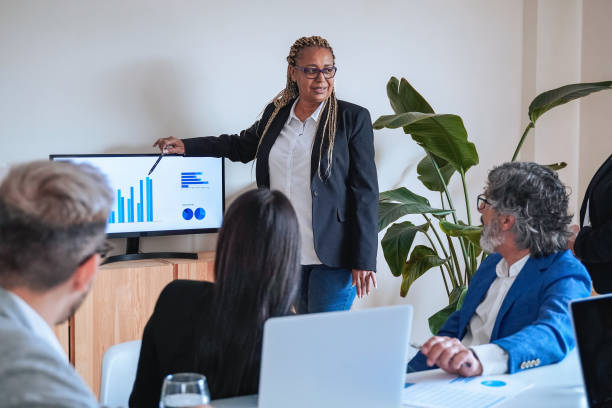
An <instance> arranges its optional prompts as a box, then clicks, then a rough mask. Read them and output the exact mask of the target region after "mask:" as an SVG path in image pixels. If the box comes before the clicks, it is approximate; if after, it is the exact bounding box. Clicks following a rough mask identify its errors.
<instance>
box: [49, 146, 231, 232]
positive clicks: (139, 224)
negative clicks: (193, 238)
mask: <svg viewBox="0 0 612 408" xmlns="http://www.w3.org/2000/svg"><path fill="white" fill-rule="evenodd" d="M50 158H51V160H69V161H73V162H76V163H88V164H91V165H92V166H94V167H97V168H98V169H99V170H100V171H101V172H102V173H103V174H105V175H106V177H107V179H108V181H109V183H110V186H111V187H112V189H113V191H114V195H115V202H114V204H113V207H112V210H111V212H110V215H109V218H108V224H107V230H106V232H107V236H108V238H129V237H146V236H155V235H174V234H199V233H207V232H216V231H218V229H219V228H220V227H221V223H222V221H223V211H224V206H225V187H224V185H225V172H224V164H223V159H222V158H216V157H183V156H178V155H165V156H163V157H162V159H161V160H160V161H159V163H158V164H157V166H156V167H155V169H154V171H153V172H152V173H151V174H150V175H148V173H149V171H150V170H151V167H152V166H153V164H154V163H155V162H156V160H157V159H158V158H159V154H97V155H89V154H88V155H51V156H50Z"/></svg>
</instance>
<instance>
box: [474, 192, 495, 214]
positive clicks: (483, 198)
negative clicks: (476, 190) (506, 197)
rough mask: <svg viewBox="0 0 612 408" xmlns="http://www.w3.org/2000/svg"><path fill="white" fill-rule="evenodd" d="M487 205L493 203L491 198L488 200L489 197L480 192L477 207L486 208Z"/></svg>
mask: <svg viewBox="0 0 612 408" xmlns="http://www.w3.org/2000/svg"><path fill="white" fill-rule="evenodd" d="M485 205H492V204H491V202H490V201H489V200H487V197H486V196H485V195H484V194H478V197H476V207H477V208H478V209H479V210H484V208H485Z"/></svg>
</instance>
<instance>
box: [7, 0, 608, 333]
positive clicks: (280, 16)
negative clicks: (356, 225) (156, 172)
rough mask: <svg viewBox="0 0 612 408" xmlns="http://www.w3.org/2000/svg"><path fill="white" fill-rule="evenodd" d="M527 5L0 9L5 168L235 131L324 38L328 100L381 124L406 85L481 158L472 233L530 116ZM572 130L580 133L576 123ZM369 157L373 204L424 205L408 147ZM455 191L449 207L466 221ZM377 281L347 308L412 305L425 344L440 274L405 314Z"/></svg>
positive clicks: (383, 270)
mask: <svg viewBox="0 0 612 408" xmlns="http://www.w3.org/2000/svg"><path fill="white" fill-rule="evenodd" d="M544 3H546V4H545V8H547V9H549V10H552V11H555V6H554V4H552V3H550V1H549V2H548V3H547V2H543V4H544ZM553 3H554V2H553ZM603 3H605V1H603ZM526 4H527V7H526V8H525V9H524V7H523V2H522V1H512V2H509V1H503V0H495V1H491V0H468V1H462V2H456V1H450V0H448V1H442V0H437V1H428V2H422V1H417V0H385V1H380V2H371V1H367V0H361V1H356V0H337V1H335V2H333V3H332V5H331V6H330V2H328V1H319V0H315V1H314V2H309V3H308V5H300V4H298V3H295V2H286V1H280V0H274V1H267V2H249V1H242V2H241V1H236V0H228V1H224V2H221V3H220V2H214V1H199V0H198V1H196V0H182V1H174V2H169V1H162V0H130V1H127V2H126V1H123V0H107V1H104V2H94V1H82V0H47V1H43V0H21V1H18V2H10V1H2V2H0V124H1V125H0V126H1V127H0V139H1V142H2V146H3V149H1V150H0V163H1V164H5V165H7V164H11V163H16V162H20V161H24V160H31V159H37V158H46V157H47V155H48V154H50V153H117V152H130V153H132V152H138V153H140V152H143V153H145V152H153V149H152V148H151V143H152V142H153V140H155V139H156V138H159V137H164V136H168V135H174V136H177V137H193V136H201V135H215V134H219V133H221V132H237V131H239V130H241V129H243V128H245V127H246V126H249V125H250V124H251V123H252V122H253V121H254V120H255V119H256V118H257V116H258V114H259V113H260V112H261V110H262V108H263V107H264V106H265V104H266V102H267V101H268V100H269V99H270V98H271V97H272V96H273V95H274V94H276V93H277V92H278V91H279V90H280V89H281V88H282V87H283V86H284V81H285V70H286V63H285V57H286V55H287V52H288V49H289V47H290V45H291V44H292V43H293V41H294V40H295V39H296V38H298V37H299V36H302V35H312V34H319V35H322V36H324V37H326V38H327V39H328V40H329V41H330V42H331V44H332V46H333V47H334V51H335V54H336V58H337V65H338V67H339V71H338V75H337V79H336V87H337V93H338V96H339V97H340V98H341V99H346V100H349V101H352V102H354V103H357V104H360V105H363V106H365V107H367V108H368V109H369V110H370V112H371V114H372V118H373V119H376V118H377V117H378V116H380V115H382V114H387V113H390V112H391V109H390V107H389V105H388V101H387V98H386V92H385V84H386V82H387V80H388V79H389V77H390V76H391V75H395V76H404V77H406V78H407V79H408V80H409V81H410V82H411V83H412V84H413V85H414V86H415V87H416V88H417V89H418V90H419V91H420V92H421V93H422V94H423V95H424V96H425V98H427V100H428V101H429V102H430V103H431V105H432V106H433V107H434V109H435V110H436V111H437V112H440V113H457V114H459V115H461V116H462V118H463V120H464V122H465V125H466V128H467V130H468V134H469V136H470V139H471V140H472V141H473V142H475V144H476V146H477V148H478V151H479V154H480V162H481V164H480V165H479V166H477V167H475V168H474V169H473V170H471V171H470V172H469V173H468V185H469V189H470V199H471V200H472V203H471V205H472V215H473V217H474V219H473V221H476V220H477V216H478V215H477V213H476V211H475V208H474V202H473V197H474V196H475V195H476V194H478V193H479V192H480V191H481V188H482V184H483V181H484V178H485V176H486V173H487V171H488V170H489V169H490V168H491V167H492V166H494V165H495V164H498V163H500V162H502V161H506V160H509V159H510V157H511V155H512V151H513V149H514V146H515V145H516V142H517V141H518V139H519V137H520V135H521V132H522V130H523V125H524V119H525V117H526V109H525V107H524V100H525V99H528V98H526V97H525V95H524V94H525V91H524V83H525V81H526V78H525V73H524V71H525V68H524V65H525V64H526V60H525V59H524V55H525V53H526V50H527V49H528V48H529V47H528V46H526V45H525V44H526V37H525V36H526V34H525V31H529V30H526V29H527V27H526V26H525V24H524V21H528V19H529V18H531V19H533V15H532V14H530V13H531V11H530V10H531V9H532V8H534V7H533V6H532V3H531V2H527V3H526ZM576 4H578V5H580V4H581V2H575V1H571V2H569V4H568V5H565V6H563V7H561V8H560V10H561V14H562V15H563V16H566V17H567V19H569V20H571V21H574V20H573V19H574V15H573V14H572V12H573V11H572V10H574V9H575V8H576ZM537 8H539V7H536V9H537ZM555 18H556V17H555V16H553V17H552V18H551V19H549V20H548V23H547V24H549V26H548V27H550V29H551V30H559V29H561V28H562V27H561V26H562V25H563V24H564V21H559V22H556V20H555ZM578 21H579V20H578ZM572 24H573V23H572ZM543 27H544V26H542V28H541V29H540V28H538V30H535V31H536V33H537V34H536V35H537V36H538V38H539V40H538V47H549V46H552V45H549V44H548V43H547V42H545V39H546V36H547V30H548V29H545V28H543ZM532 31H534V30H532ZM568 35H569V38H570V40H571V39H573V38H574V37H573V36H574V35H575V33H573V32H572V33H569V34H568ZM608 38H609V36H608ZM550 41H552V42H553V43H554V42H555V38H552V39H551V40H550ZM540 44H541V45H540ZM531 51H532V54H535V55H541V54H538V53H540V52H541V51H540V49H537V50H534V49H532V50H531ZM576 58H579V53H578V54H577V56H576ZM532 59H533V58H532ZM572 72H573V71H572ZM561 79H562V80H563V81H564V80H565V77H564V78H561ZM561 79H560V81H561ZM583 79H584V78H583ZM608 79H609V78H608ZM563 81H561V82H563ZM532 82H533V81H532ZM551 85H557V84H556V83H551ZM571 122H572V123H571V124H570V127H572V129H573V128H577V118H575V117H573V118H572V119H571ZM538 136H539V135H538ZM573 137H574V138H575V137H576V135H575V134H574V136H573ZM375 143H376V162H377V166H378V174H379V183H380V188H381V191H383V190H386V189H391V188H395V187H398V186H401V185H405V186H407V187H408V188H410V189H413V190H415V191H416V192H419V193H423V194H428V193H427V192H426V191H425V190H424V189H423V188H422V187H421V186H420V184H419V182H418V181H417V180H416V177H415V170H414V166H415V165H416V163H417V162H418V160H419V159H420V157H421V154H422V152H421V150H420V148H418V147H417V146H416V145H415V144H414V143H413V142H412V141H411V139H409V138H408V137H407V136H406V135H404V134H402V133H401V132H400V131H377V132H376V133H375ZM555 159H557V156H555ZM568 160H569V159H568ZM226 169H227V172H226V175H227V186H226V191H227V196H228V198H229V200H231V199H232V198H233V197H235V196H236V195H237V194H238V193H239V192H241V191H242V190H244V189H248V188H252V187H253V186H254V170H253V169H252V167H251V166H250V165H243V164H240V163H229V162H228V164H227V167H226ZM457 181H458V180H455V181H454V184H453V186H452V193H453V195H454V200H455V203H456V204H459V206H461V202H462V197H463V195H462V192H461V189H460V186H459V185H458V184H457ZM428 196H429V197H430V198H431V199H432V203H434V204H437V200H436V199H435V196H431V195H428ZM461 211H463V210H461ZM461 218H463V219H465V217H464V216H463V217H461ZM381 237H382V235H381ZM214 243H215V236H214V235H208V236H192V237H165V238H148V239H143V245H142V246H143V249H144V250H156V249H162V248H163V249H168V250H202V249H214ZM245 244H246V243H245ZM378 270H379V273H378V275H377V276H378V280H379V286H380V288H379V289H378V290H377V291H376V292H375V293H374V295H372V296H370V297H369V298H367V299H366V300H363V301H358V302H357V304H356V307H368V306H377V305H385V304H393V303H403V302H409V303H413V304H414V305H415V325H414V340H415V341H416V342H420V341H423V340H424V339H425V338H426V337H427V335H428V330H427V323H426V318H427V316H429V315H430V314H432V313H433V312H435V311H436V310H438V309H439V308H441V307H442V306H443V305H444V304H445V303H446V298H445V294H444V292H443V290H442V286H441V285H442V284H441V279H440V275H439V273H437V272H436V271H431V272H430V273H429V274H427V275H426V276H424V277H423V278H421V279H419V280H418V281H417V282H416V283H415V285H414V286H413V288H412V289H411V291H410V293H409V294H408V297H407V298H406V299H401V298H400V297H399V284H400V282H399V279H397V278H393V277H392V276H391V275H390V273H389V270H388V267H387V266H386V264H385V261H384V258H383V256H382V252H379V257H378Z"/></svg>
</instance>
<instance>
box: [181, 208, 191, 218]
mask: <svg viewBox="0 0 612 408" xmlns="http://www.w3.org/2000/svg"><path fill="white" fill-rule="evenodd" d="M183 218H184V219H186V220H190V219H192V218H193V211H192V210H191V208H185V209H184V210H183Z"/></svg>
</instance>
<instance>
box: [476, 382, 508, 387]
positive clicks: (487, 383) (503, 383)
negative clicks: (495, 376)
mask: <svg viewBox="0 0 612 408" xmlns="http://www.w3.org/2000/svg"><path fill="white" fill-rule="evenodd" d="M481 384H482V385H484V386H485V387H503V386H505V385H506V383H505V382H504V381H498V380H490V381H483V382H481Z"/></svg>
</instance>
